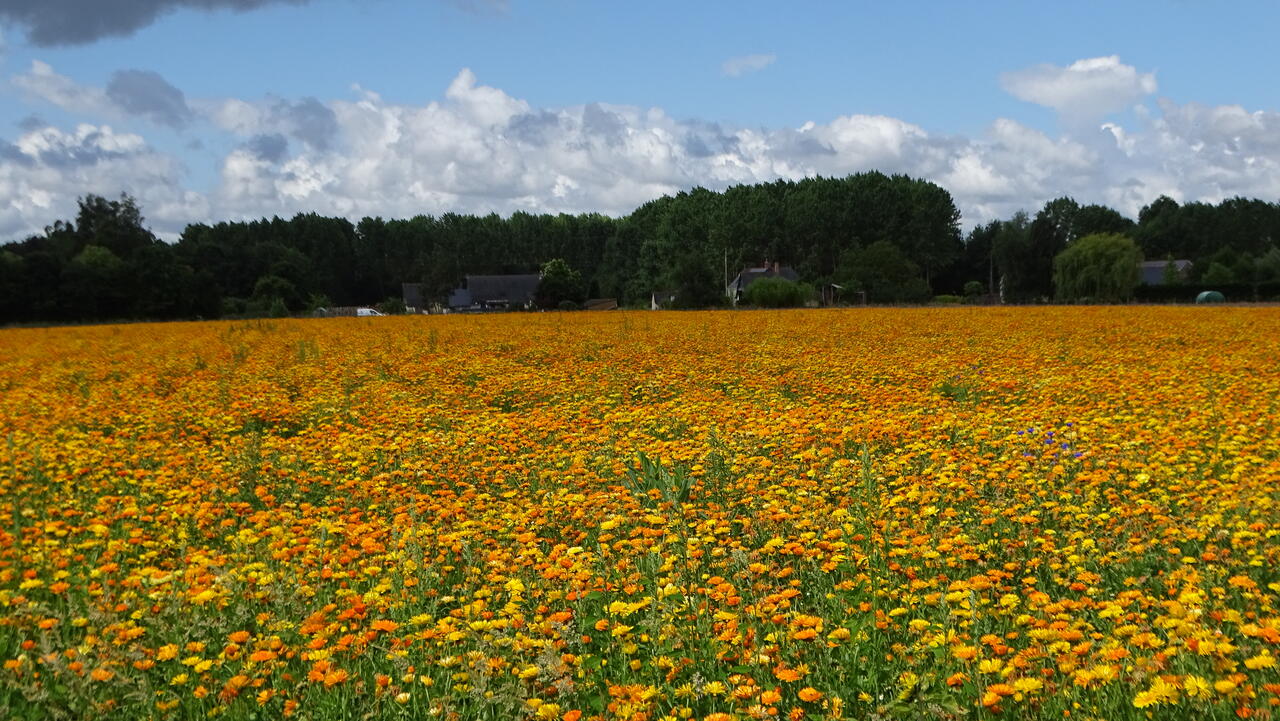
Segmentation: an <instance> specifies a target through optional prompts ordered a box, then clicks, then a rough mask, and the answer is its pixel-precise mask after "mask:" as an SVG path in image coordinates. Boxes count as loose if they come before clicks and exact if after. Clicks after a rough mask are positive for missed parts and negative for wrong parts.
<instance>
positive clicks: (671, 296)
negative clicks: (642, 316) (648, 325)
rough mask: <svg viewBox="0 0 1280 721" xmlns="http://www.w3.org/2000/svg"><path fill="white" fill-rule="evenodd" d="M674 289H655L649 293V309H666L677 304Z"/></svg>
mask: <svg viewBox="0 0 1280 721" xmlns="http://www.w3.org/2000/svg"><path fill="white" fill-rule="evenodd" d="M675 302H676V292H675V291H674V290H655V291H653V292H652V293H650V294H649V310H665V309H667V308H670V307H672V306H673V305H675Z"/></svg>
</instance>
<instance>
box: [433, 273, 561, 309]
mask: <svg viewBox="0 0 1280 721" xmlns="http://www.w3.org/2000/svg"><path fill="white" fill-rule="evenodd" d="M541 280H542V276H540V275H538V274H537V273H529V274H524V275H468V276H467V277H466V280H465V281H464V282H463V287H461V288H455V289H454V290H453V291H452V292H451V293H449V308H450V309H452V310H474V311H483V310H520V309H524V308H530V307H532V306H533V297H534V294H535V293H536V292H537V291H538V283H539V282H540V281H541Z"/></svg>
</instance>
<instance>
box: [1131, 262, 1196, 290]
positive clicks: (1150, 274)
mask: <svg viewBox="0 0 1280 721" xmlns="http://www.w3.org/2000/svg"><path fill="white" fill-rule="evenodd" d="M1169 266H1173V267H1172V268H1170V267H1169ZM1190 271H1191V261H1189V260H1145V261H1142V262H1141V263H1138V273H1139V277H1140V278H1141V282H1142V284H1143V285H1168V283H1167V280H1168V278H1169V276H1170V274H1172V276H1173V278H1175V279H1176V280H1177V281H1184V280H1186V279H1187V273H1189V272H1190Z"/></svg>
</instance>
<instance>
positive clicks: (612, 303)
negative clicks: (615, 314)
mask: <svg viewBox="0 0 1280 721" xmlns="http://www.w3.org/2000/svg"><path fill="white" fill-rule="evenodd" d="M582 309H583V310H617V309H618V299H617V298H591V299H589V300H587V302H585V303H583V304H582Z"/></svg>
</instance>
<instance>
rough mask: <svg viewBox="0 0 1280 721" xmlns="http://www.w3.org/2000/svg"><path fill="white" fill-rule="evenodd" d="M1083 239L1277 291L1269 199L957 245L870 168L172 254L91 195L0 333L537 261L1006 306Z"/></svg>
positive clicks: (118, 208)
mask: <svg viewBox="0 0 1280 721" xmlns="http://www.w3.org/2000/svg"><path fill="white" fill-rule="evenodd" d="M1097 234H1115V235H1123V236H1126V237H1129V238H1131V239H1132V240H1133V242H1134V243H1135V245H1136V247H1137V249H1138V251H1139V253H1140V254H1141V256H1142V257H1145V258H1148V259H1173V258H1177V259H1186V260H1189V261H1191V263H1192V265H1191V268H1190V271H1189V273H1188V275H1187V277H1186V278H1185V279H1184V283H1185V284H1187V285H1188V286H1189V287H1190V286H1196V285H1203V284H1205V283H1213V284H1222V285H1226V286H1231V287H1232V288H1235V289H1237V291H1238V290H1239V289H1240V288H1252V289H1253V295H1255V296H1258V295H1262V293H1261V292H1260V291H1258V289H1259V288H1270V287H1272V286H1275V285H1276V284H1277V283H1280V204H1276V203H1271V202H1267V201H1263V200H1248V199H1244V198H1231V199H1227V200H1224V201H1222V202H1221V203H1218V204H1216V205H1213V204H1209V203H1198V202H1195V203H1186V204H1179V203H1178V202H1177V201H1175V200H1173V199H1171V198H1168V197H1160V198H1157V199H1156V200H1154V201H1153V202H1152V203H1151V204H1150V205H1148V206H1146V207H1145V208H1143V209H1142V210H1141V212H1140V213H1139V214H1138V219H1137V221H1136V222H1135V221H1133V220H1131V219H1129V218H1126V217H1124V216H1123V215H1121V214H1120V213H1119V212H1117V211H1115V210H1114V209H1111V208H1108V207H1106V206H1102V205H1081V204H1079V203H1077V202H1076V201H1075V200H1074V199H1072V198H1069V197H1061V198H1055V199H1053V200H1051V201H1049V202H1047V203H1046V204H1045V205H1044V206H1043V207H1042V208H1040V209H1038V210H1036V211H1035V213H1034V215H1031V214H1028V213H1023V212H1019V213H1015V214H1013V215H1012V216H1011V217H1010V218H1008V219H1003V220H992V221H989V222H987V223H985V224H982V225H978V226H976V227H974V228H973V229H972V230H970V232H969V233H968V235H967V236H962V235H961V233H960V229H959V213H958V211H957V209H956V206H955V203H954V202H953V200H952V198H951V195H950V194H949V193H948V192H947V191H946V190H945V189H943V188H941V187H939V186H937V185H935V184H933V183H930V182H928V181H925V180H920V179H916V178H910V177H907V176H903V175H885V174H883V173H878V172H866V173H858V174H856V175H849V176H846V177H842V178H825V177H816V178H806V179H804V180H799V181H789V180H778V181H774V182H770V183H761V184H757V185H741V186H733V187H729V188H726V189H724V190H723V191H719V192H717V191H712V190H708V189H706V188H694V189H692V190H689V191H685V192H680V193H676V194H675V195H669V196H664V197H661V198H658V199H656V200H653V201H650V202H648V203H645V204H644V205H641V206H640V207H639V208H636V209H635V210H634V211H633V212H631V213H630V214H628V215H626V216H623V217H620V218H613V217H608V216H604V215H600V214H598V213H584V214H580V215H568V214H559V215H547V214H542V215H538V214H532V213H525V212H516V213H514V214H512V215H511V216H509V217H506V218H503V217H500V216H498V215H495V214H490V215H484V216H476V215H462V214H457V213H445V214H443V215H440V216H438V217H437V216H431V215H418V216H414V217H412V218H406V219H384V218H377V217H373V218H370V217H366V218H362V219H360V220H359V222H357V223H354V224H353V223H352V222H351V221H349V220H347V219H345V218H330V217H325V216H321V215H317V214H315V213H305V214H299V215H295V216H294V217H292V218H289V219H283V218H279V217H273V218H263V219H260V220H254V221H245V222H221V223H215V224H206V223H193V224H191V225H189V226H187V227H186V229H185V230H184V231H183V232H182V233H181V235H180V236H179V237H178V238H177V239H176V242H172V243H169V242H163V241H161V240H158V239H157V238H156V237H155V235H153V234H152V233H151V231H150V230H148V229H147V226H146V222H145V219H144V218H143V215H142V210H141V208H139V207H138V204H137V203H136V201H134V200H133V199H132V198H130V197H129V196H127V195H126V196H121V197H120V198H119V199H117V200H108V199H105V198H102V197H100V196H95V195H88V196H85V197H84V198H83V199H82V200H81V201H80V203H79V207H78V212H77V213H76V217H75V218H74V219H73V220H57V221H55V222H53V224H52V225H50V226H49V227H48V228H46V230H45V232H44V233H42V234H39V235H34V236H31V237H28V238H25V239H22V240H17V241H13V242H10V243H8V244H5V245H3V246H0V323H12V322H51V321H52V322H62V321H94V320H119V319H131V318H139V319H143V318H146V319H166V318H196V317H203V318H215V317H219V316H227V315H266V314H269V313H273V312H274V313H280V312H288V313H297V312H301V311H305V310H307V309H308V308H311V307H313V306H316V305H373V304H379V303H386V302H387V300H388V299H390V298H398V297H400V292H401V284H402V283H421V284H422V287H423V293H424V296H425V297H426V299H427V301H428V302H432V301H442V300H444V299H445V298H446V297H447V295H448V293H449V291H450V290H451V289H453V288H455V287H457V286H458V285H459V284H461V283H462V281H463V278H464V277H465V276H466V275H468V274H502V273H534V272H539V271H540V270H542V269H543V267H544V265H545V264H546V263H547V262H548V261H550V260H553V259H559V260H562V261H563V262H564V263H565V265H566V266H567V267H568V268H570V269H572V271H573V272H575V273H577V274H579V280H580V284H579V285H578V287H577V288H576V289H575V290H574V292H573V293H572V294H567V295H566V294H563V293H560V295H565V297H563V298H558V300H557V301H556V305H555V306H554V307H559V302H560V301H561V300H571V301H573V302H575V303H577V302H581V300H582V299H584V298H586V297H588V296H591V297H605V298H616V299H617V300H618V301H619V302H620V303H622V304H624V305H627V304H631V305H639V304H642V303H647V301H648V299H649V297H650V294H651V293H652V292H654V291H664V292H672V293H675V296H676V304H677V305H678V306H680V307H708V306H714V305H719V304H722V303H723V302H724V297H725V295H724V288H725V285H726V284H727V282H728V280H729V279H730V278H732V277H733V276H734V275H736V274H737V273H738V271H739V270H741V269H742V268H744V267H747V266H758V265H760V264H762V263H764V262H765V261H771V262H772V261H776V262H780V263H781V264H783V265H788V266H791V267H792V268H794V269H795V270H796V272H797V273H798V275H799V277H800V279H801V280H802V281H804V282H806V283H809V284H811V285H813V286H819V285H824V284H827V283H836V284H839V285H842V286H844V287H845V288H846V289H848V290H850V291H864V292H865V293H866V297H867V298H868V300H870V301H872V302H886V303H901V302H919V301H924V300H928V299H929V298H930V297H932V296H935V295H940V294H948V295H962V294H966V293H968V294H969V295H971V296H972V295H974V294H973V293H972V292H971V291H972V289H973V288H974V287H975V286H973V285H972V284H973V283H978V284H980V285H981V287H982V288H983V289H985V290H986V292H989V293H993V294H996V293H998V294H999V295H1000V296H1001V297H1002V298H1003V299H1004V300H1005V301H1008V302H1042V301H1047V300H1050V299H1053V298H1057V297H1066V296H1071V295H1073V294H1075V293H1076V292H1077V289H1076V288H1075V287H1074V286H1073V287H1072V288H1069V289H1062V288H1059V286H1060V285H1061V281H1060V280H1059V277H1058V273H1057V269H1056V267H1055V265H1054V259H1055V258H1057V257H1058V256H1059V255H1060V254H1062V253H1063V252H1064V251H1066V250H1068V249H1070V248H1071V247H1073V246H1074V245H1076V244H1078V243H1079V242H1080V241H1082V240H1083V239H1084V238H1087V237H1089V236H1092V235H1097ZM1068 259H1069V260H1070V257H1069V258H1068ZM1068 272H1069V273H1070V271H1068ZM1068 282H1070V281H1068ZM1267 284H1271V285H1267ZM1276 287H1278V288H1280V286H1276ZM966 288H968V289H969V291H966ZM557 292H558V293H559V291H557ZM1277 293H1280V290H1274V291H1272V294H1277ZM1237 295H1239V293H1237ZM846 297H852V296H846Z"/></svg>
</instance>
